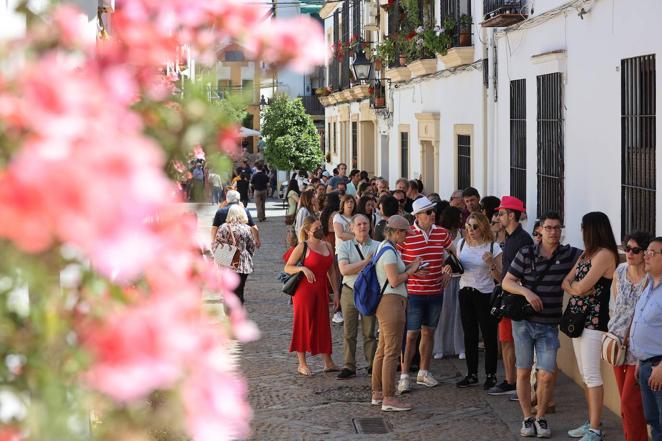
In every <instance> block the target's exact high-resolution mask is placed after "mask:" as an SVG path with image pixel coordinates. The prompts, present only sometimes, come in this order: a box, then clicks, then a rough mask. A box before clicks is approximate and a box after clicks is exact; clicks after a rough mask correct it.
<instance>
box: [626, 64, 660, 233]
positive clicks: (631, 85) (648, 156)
mask: <svg viewBox="0 0 662 441" xmlns="http://www.w3.org/2000/svg"><path fill="white" fill-rule="evenodd" d="M655 215H656V213H655V55H644V56H641V57H635V58H628V59H625V60H621V235H622V236H624V235H626V234H628V233H631V232H633V231H636V230H641V231H647V232H649V233H655Z"/></svg>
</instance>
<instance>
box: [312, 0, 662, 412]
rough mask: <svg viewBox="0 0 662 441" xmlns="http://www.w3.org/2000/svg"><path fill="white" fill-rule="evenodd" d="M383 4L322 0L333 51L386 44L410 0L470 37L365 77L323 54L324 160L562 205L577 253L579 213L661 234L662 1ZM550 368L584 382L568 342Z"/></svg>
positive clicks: (611, 402)
mask: <svg viewBox="0 0 662 441" xmlns="http://www.w3.org/2000/svg"><path fill="white" fill-rule="evenodd" d="M380 2H381V3H382V4H381V5H379V7H378V5H377V3H374V2H370V1H360V0H346V1H345V2H328V3H327V5H325V7H324V8H323V9H322V14H321V15H322V17H323V18H325V29H326V36H327V40H328V42H329V45H330V46H337V44H338V42H341V43H342V42H344V41H349V40H350V38H351V37H350V36H351V35H354V33H355V32H356V31H355V29H357V27H356V26H358V28H359V29H361V28H362V30H361V31H359V32H362V34H361V36H362V38H363V39H364V40H365V41H366V42H370V43H369V45H371V46H374V45H375V44H377V43H379V42H382V41H384V39H385V38H388V35H389V34H391V33H394V32H398V21H399V20H400V19H402V14H400V15H399V16H398V14H394V13H393V11H397V10H399V9H398V7H399V6H398V5H399V4H400V3H403V4H406V5H409V7H411V5H412V3H414V4H416V3H417V4H418V10H424V11H426V12H425V13H429V14H432V13H433V14H434V17H435V22H436V23H437V24H442V23H443V22H444V19H445V18H446V17H449V16H450V17H451V18H455V19H457V18H458V16H462V15H465V14H467V15H469V14H470V15H471V16H472V18H473V24H472V25H471V40H470V41H468V40H467V39H466V37H465V38H464V39H463V40H460V39H454V40H453V43H452V47H451V49H450V50H449V51H448V54H447V55H446V56H443V57H442V56H439V55H438V56H437V59H436V60H424V61H412V60H409V62H408V63H407V65H406V66H399V63H394V64H395V65H393V66H390V67H388V66H384V68H383V69H382V70H378V71H375V73H374V74H373V75H372V77H371V78H370V79H369V80H368V81H367V82H366V84H360V83H359V82H356V81H355V80H353V79H352V77H351V75H350V73H349V72H348V70H349V67H350V64H351V62H350V61H348V60H347V59H343V60H342V61H340V62H339V61H337V60H335V59H331V60H330V62H329V65H328V68H329V75H328V84H329V86H330V87H331V88H333V93H331V94H330V95H329V96H328V97H323V99H322V100H323V102H324V104H325V106H326V107H325V122H326V126H327V146H328V148H329V153H330V156H331V162H332V163H333V164H337V163H338V162H345V163H348V164H353V165H356V166H357V167H358V168H361V169H365V170H368V171H369V172H371V173H374V174H376V175H381V176H383V177H386V178H388V180H389V181H390V183H391V185H393V184H394V182H395V180H396V179H397V178H399V177H407V178H417V177H419V175H421V179H422V181H423V183H424V187H425V191H426V192H432V191H436V192H438V193H439V194H440V195H441V197H442V198H448V197H449V196H450V193H451V192H452V191H453V190H455V189H458V188H464V187H466V186H468V185H471V186H474V187H476V188H477V189H478V190H479V192H480V193H481V195H495V196H498V197H501V196H503V195H508V194H511V195H515V196H518V197H520V198H521V199H522V200H524V201H525V203H526V206H527V212H528V216H529V218H530V219H535V218H537V217H539V216H540V214H542V213H543V212H544V211H547V210H555V211H558V212H559V213H560V214H561V215H562V216H563V218H564V223H565V225H566V229H565V233H564V234H565V236H564V240H565V241H566V242H569V243H571V244H573V245H575V246H579V247H582V238H581V228H580V225H581V218H582V216H583V215H584V214H586V213H587V212H589V211H603V212H605V213H606V214H607V215H608V216H609V218H610V219H611V222H612V227H613V230H614V234H615V236H616V238H617V239H620V238H621V237H622V236H623V235H624V234H625V233H627V232H630V231H633V230H636V229H641V230H645V231H649V232H651V233H655V232H657V234H658V235H659V234H660V233H661V232H662V213H660V212H659V211H660V210H659V207H662V195H661V194H660V192H657V189H658V188H660V187H662V177H661V176H660V173H657V170H658V169H659V168H660V166H661V165H662V158H660V155H656V150H657V140H656V133H657V127H658V125H659V122H658V121H657V118H656V112H657V110H656V102H657V101H658V100H657V97H658V91H657V79H656V67H657V60H658V59H659V57H658V52H662V38H661V37H662V31H661V30H660V28H659V26H658V24H657V18H658V17H659V16H660V14H662V3H660V2H659V1H656V0H628V1H626V0H573V1H567V0H566V1H564V0H545V1H540V0H538V1H535V0H473V1H470V0H436V1H433V2H430V1H429V0H391V1H388V0H380ZM355 9H361V10H362V11H363V12H361V13H357V14H354V13H353V12H352V11H354V10H355ZM375 11H376V12H375ZM432 11H434V12H432ZM396 16H397V17H396ZM355 22H357V23H359V24H358V25H356V24H355ZM373 22H376V23H373ZM343 23H347V26H345V25H343ZM361 23H368V26H367V27H365V26H362V25H361ZM348 29H349V31H348ZM377 30H378V31H377ZM376 79H381V83H382V85H384V86H385V88H384V92H385V96H386V99H385V102H384V103H383V104H384V106H383V107H381V106H380V105H376V104H382V103H376V101H375V93H374V92H373V93H372V94H369V93H368V92H367V91H368V87H369V86H370V85H372V86H373V88H372V90H376V89H377V87H375V85H376V84H379V83H376V81H375V80H376ZM531 227H532V222H530V221H529V223H528V228H529V229H530V228H531ZM559 365H560V367H561V368H562V370H563V371H564V372H565V373H567V374H568V375H570V376H572V377H573V378H575V379H576V380H578V381H580V377H579V375H578V373H577V369H576V362H575V361H574V356H573V353H572V349H571V345H570V344H569V342H568V341H567V339H565V337H563V341H562V349H561V353H560V356H559ZM604 368H605V370H604V371H603V372H607V370H608V366H606V365H605V366H604ZM605 381H606V398H605V401H606V404H607V405H608V406H609V407H610V408H611V409H612V410H614V411H615V412H618V409H619V403H618V393H617V391H616V389H615V384H614V383H613V378H612V376H611V375H605Z"/></svg>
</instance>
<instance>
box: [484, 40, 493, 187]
mask: <svg viewBox="0 0 662 441" xmlns="http://www.w3.org/2000/svg"><path fill="white" fill-rule="evenodd" d="M481 33H482V34H483V36H482V37H483V38H482V40H483V41H484V42H485V43H483V44H482V45H481V50H482V52H483V58H487V57H488V54H489V40H488V39H487V38H486V37H487V35H486V32H485V28H482V29H481ZM488 66H489V63H488ZM483 68H485V65H484V64H483ZM488 69H489V68H488ZM483 75H485V74H484V73H483ZM481 83H482V81H481ZM481 90H482V92H483V124H482V125H483V183H484V184H483V185H484V188H483V192H482V194H483V195H487V194H491V193H490V191H489V188H490V186H489V183H488V182H487V175H488V173H487V168H488V160H489V158H488V142H489V143H490V145H492V144H493V142H494V139H493V136H489V139H488V122H489V121H488V118H487V116H488V109H487V101H488V99H489V97H488V92H489V89H488V88H486V87H485V85H484V84H483V85H482V87H481ZM490 135H493V131H490Z"/></svg>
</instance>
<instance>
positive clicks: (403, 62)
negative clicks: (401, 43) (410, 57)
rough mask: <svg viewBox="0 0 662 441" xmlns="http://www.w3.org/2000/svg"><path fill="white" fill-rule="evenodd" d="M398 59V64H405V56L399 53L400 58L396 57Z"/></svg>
mask: <svg viewBox="0 0 662 441" xmlns="http://www.w3.org/2000/svg"><path fill="white" fill-rule="evenodd" d="M398 61H399V62H400V66H406V65H407V57H405V56H404V55H400V58H399V59H398Z"/></svg>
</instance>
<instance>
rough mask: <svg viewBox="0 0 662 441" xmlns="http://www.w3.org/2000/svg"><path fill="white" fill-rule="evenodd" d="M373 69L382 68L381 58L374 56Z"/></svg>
mask: <svg viewBox="0 0 662 441" xmlns="http://www.w3.org/2000/svg"><path fill="white" fill-rule="evenodd" d="M375 70H376V71H378V70H382V60H381V58H375Z"/></svg>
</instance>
